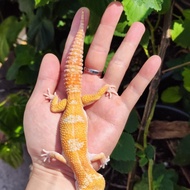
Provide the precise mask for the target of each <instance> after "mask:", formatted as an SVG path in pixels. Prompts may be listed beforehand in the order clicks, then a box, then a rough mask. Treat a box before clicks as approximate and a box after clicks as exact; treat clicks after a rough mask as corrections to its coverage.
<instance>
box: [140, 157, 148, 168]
mask: <svg viewBox="0 0 190 190" xmlns="http://www.w3.org/2000/svg"><path fill="white" fill-rule="evenodd" d="M146 164H148V159H147V158H146V157H142V158H140V160H139V166H140V167H143V166H145V165H146Z"/></svg>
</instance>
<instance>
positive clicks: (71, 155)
mask: <svg viewBox="0 0 190 190" xmlns="http://www.w3.org/2000/svg"><path fill="white" fill-rule="evenodd" d="M84 36H85V34H84V11H82V13H81V21H80V27H79V30H78V32H77V34H76V36H75V39H74V41H73V44H72V46H71V49H70V51H69V54H68V57H67V61H66V66H65V70H64V77H65V88H66V93H67V98H66V99H62V100H59V98H58V96H57V95H56V93H54V95H53V94H51V93H50V91H49V90H48V92H47V93H46V94H44V96H45V97H46V99H48V100H51V106H50V107H51V108H50V109H51V111H52V112H62V113H63V114H62V116H61V119H60V123H59V127H60V136H61V146H62V150H63V154H59V153H58V152H55V151H47V150H44V149H43V150H42V151H43V153H42V155H41V156H42V157H44V161H46V160H49V161H50V159H52V158H55V159H57V160H59V161H60V162H63V163H65V164H67V165H68V166H69V167H70V168H71V169H72V170H73V173H74V176H75V179H76V189H77V190H103V189H104V188H105V180H104V177H103V176H102V175H101V174H99V173H97V172H96V170H94V168H93V167H92V165H91V161H96V160H99V161H100V162H101V164H102V167H104V166H105V165H106V164H107V162H108V161H109V158H106V157H105V155H104V153H100V154H90V153H88V147H87V144H88V143H87V131H88V120H87V116H86V112H85V110H84V107H85V106H86V105H89V104H91V103H93V102H95V101H97V100H98V99H100V98H101V97H102V96H103V95H104V94H106V95H107V96H108V97H109V98H111V95H112V94H117V93H116V92H115V90H114V86H112V85H105V86H103V87H102V88H101V89H100V90H99V91H98V92H97V93H96V94H89V95H83V96H82V94H81V88H82V84H81V80H82V69H83V44H84Z"/></svg>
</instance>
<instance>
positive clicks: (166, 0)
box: [159, 0, 171, 14]
mask: <svg viewBox="0 0 190 190" xmlns="http://www.w3.org/2000/svg"><path fill="white" fill-rule="evenodd" d="M170 7H171V0H164V1H163V3H162V9H161V11H159V13H160V14H165V13H166V12H168V10H169V9H170Z"/></svg>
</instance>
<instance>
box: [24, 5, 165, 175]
mask: <svg viewBox="0 0 190 190" xmlns="http://www.w3.org/2000/svg"><path fill="white" fill-rule="evenodd" d="M82 9H83V10H84V14H85V27H86V26H87V23H88V17H89V11H88V10H87V9H86V8H82ZM122 11H123V8H122V6H121V4H120V3H119V2H114V3H111V4H110V5H109V6H108V8H107V9H106V11H105V13H104V15H103V17H102V20H101V23H100V25H99V27H98V30H97V32H96V34H95V37H94V40H93V42H92V44H91V46H90V49H89V51H88V54H87V56H86V59H85V62H84V64H85V66H86V67H88V68H93V69H96V70H100V71H102V70H103V67H104V64H105V61H106V57H107V54H108V51H109V47H110V43H111V40H112V37H113V33H114V30H115V27H116V24H117V22H118V20H119V17H120V15H121V13H122ZM80 15H81V9H80V10H79V11H78V12H77V13H76V16H75V18H74V20H73V24H72V27H71V31H70V33H69V36H68V39H67V42H66V46H65V50H64V52H63V57H62V61H61V66H60V64H59V61H58V59H57V58H56V57H55V56H54V55H53V54H47V55H45V56H44V58H43V60H42V63H41V67H40V72H39V76H38V80H37V83H36V86H35V89H34V91H33V93H32V95H31V98H30V100H29V102H28V104H27V106H26V110H25V116H24V130H25V136H26V143H27V148H28V152H29V154H30V156H31V158H32V162H33V165H34V166H35V167H38V166H40V167H41V166H42V167H51V169H55V170H59V171H60V172H61V173H63V174H64V175H67V176H69V177H70V178H72V172H71V170H70V169H69V168H68V167H67V166H66V165H65V166H63V165H64V164H62V163H59V162H58V161H53V162H52V163H50V164H49V163H46V164H44V163H43V162H42V158H41V157H40V155H41V151H42V149H46V150H54V151H56V152H60V153H61V152H62V150H61V144H60V137H59V129H58V122H59V119H60V114H55V113H52V112H51V111H50V104H49V103H48V102H47V100H45V98H44V96H43V93H45V92H46V90H47V89H48V88H49V89H50V91H51V92H55V91H56V93H57V94H58V96H59V97H60V98H61V99H62V98H65V97H66V95H65V88H64V82H63V81H64V80H63V71H64V66H65V61H66V57H67V54H68V51H69V48H70V46H71V43H72V40H73V38H74V36H75V34H76V32H77V30H78V27H79V22H80V18H81V17H80ZM144 30H145V29H144V26H143V24H141V23H138V22H137V23H134V24H133V25H132V26H131V28H130V30H129V31H128V33H127V35H126V37H125V38H124V40H123V42H122V44H121V45H120V47H119V48H118V50H117V52H116V53H115V55H114V57H113V58H112V60H111V61H110V63H109V66H108V68H107V70H106V73H105V75H104V77H103V78H100V77H99V76H96V75H91V74H88V73H84V74H83V79H82V85H83V86H82V94H93V93H95V92H97V91H98V90H99V89H100V88H101V87H102V86H103V85H104V84H111V85H115V86H116V90H117V89H118V88H119V85H120V83H121V80H122V78H123V76H124V74H125V72H126V70H127V68H128V66H129V63H130V60H131V58H132V56H133V54H134V51H135V50H136V48H137V46H138V44H139V42H140V39H141V37H142V35H143V33H144ZM160 62H161V61H160V58H159V57H158V56H152V57H150V58H149V59H148V60H147V61H146V63H145V64H144V65H143V67H142V68H141V70H140V71H139V73H138V74H137V75H136V77H135V78H134V79H133V80H132V81H131V83H130V84H129V85H128V87H127V89H126V90H125V91H124V92H123V93H122V94H121V96H115V95H113V97H112V99H108V98H107V97H102V98H101V99H100V100H98V101H97V102H95V103H94V104H92V105H90V106H87V107H86V108H85V110H86V112H87V115H88V122H89V130H88V139H89V142H88V145H89V152H90V153H100V152H104V153H105V155H107V156H108V155H110V154H111V152H112V151H113V149H114V147H115V145H116V143H117V142H118V139H119V137H120V135H121V133H122V131H123V128H124V126H125V123H126V121H127V118H128V116H129V113H130V111H131V109H132V108H133V107H134V105H135V103H136V102H137V100H138V99H139V97H140V96H141V94H142V93H143V91H144V89H145V88H146V86H147V85H148V84H149V82H150V81H151V79H152V78H153V76H154V75H155V73H156V72H157V70H158V68H159V66H160Z"/></svg>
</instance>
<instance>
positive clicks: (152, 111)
mask: <svg viewBox="0 0 190 190" xmlns="http://www.w3.org/2000/svg"><path fill="white" fill-rule="evenodd" d="M157 99H158V95H157V94H156V95H155V99H154V102H153V105H152V109H151V111H150V115H149V117H148V119H147V122H146V124H145V127H144V134H143V147H144V149H145V148H146V147H147V136H148V132H149V127H150V123H151V121H152V118H153V115H154V111H155V108H156V102H157Z"/></svg>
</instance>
